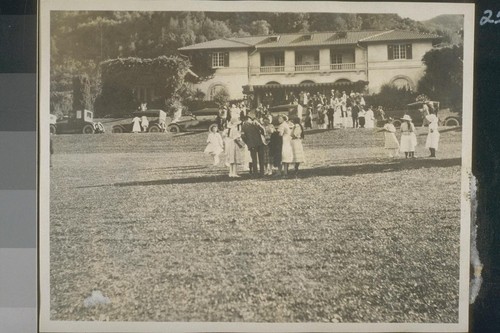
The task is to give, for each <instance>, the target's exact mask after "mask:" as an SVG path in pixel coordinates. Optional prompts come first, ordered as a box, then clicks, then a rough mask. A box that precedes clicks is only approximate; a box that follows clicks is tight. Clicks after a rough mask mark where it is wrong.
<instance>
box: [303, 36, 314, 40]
mask: <svg viewBox="0 0 500 333" xmlns="http://www.w3.org/2000/svg"><path fill="white" fill-rule="evenodd" d="M302 39H303V40H311V39H312V35H304V36H302Z"/></svg>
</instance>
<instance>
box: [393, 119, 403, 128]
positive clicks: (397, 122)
mask: <svg viewBox="0 0 500 333" xmlns="http://www.w3.org/2000/svg"><path fill="white" fill-rule="evenodd" d="M392 124H393V125H394V127H396V128H400V127H401V122H400V121H399V120H394V121H393V122H392Z"/></svg>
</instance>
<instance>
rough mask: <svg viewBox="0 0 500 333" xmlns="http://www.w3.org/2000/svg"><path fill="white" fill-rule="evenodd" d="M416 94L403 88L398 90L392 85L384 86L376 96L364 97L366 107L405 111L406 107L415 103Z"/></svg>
mask: <svg viewBox="0 0 500 333" xmlns="http://www.w3.org/2000/svg"><path fill="white" fill-rule="evenodd" d="M416 96H417V93H416V92H413V91H411V90H409V89H407V88H405V87H402V88H398V87H396V86H395V85H392V84H384V85H382V87H381V88H380V91H379V93H378V94H373V95H370V96H366V98H365V100H366V104H367V105H373V106H377V105H382V106H383V107H384V109H387V110H398V109H406V106H407V105H408V104H410V103H412V102H415V97H416Z"/></svg>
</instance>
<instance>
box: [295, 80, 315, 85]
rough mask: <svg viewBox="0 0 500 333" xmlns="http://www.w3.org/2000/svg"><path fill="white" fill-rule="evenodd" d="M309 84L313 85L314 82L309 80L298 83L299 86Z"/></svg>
mask: <svg viewBox="0 0 500 333" xmlns="http://www.w3.org/2000/svg"><path fill="white" fill-rule="evenodd" d="M311 83H313V84H314V83H315V82H314V81H311V80H305V81H302V82H300V83H299V84H311Z"/></svg>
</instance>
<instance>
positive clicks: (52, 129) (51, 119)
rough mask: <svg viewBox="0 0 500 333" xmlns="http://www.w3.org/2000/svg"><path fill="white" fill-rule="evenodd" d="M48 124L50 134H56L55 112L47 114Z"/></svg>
mask: <svg viewBox="0 0 500 333" xmlns="http://www.w3.org/2000/svg"><path fill="white" fill-rule="evenodd" d="M49 124H50V134H56V130H57V116H56V115H55V114H50V116H49Z"/></svg>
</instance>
